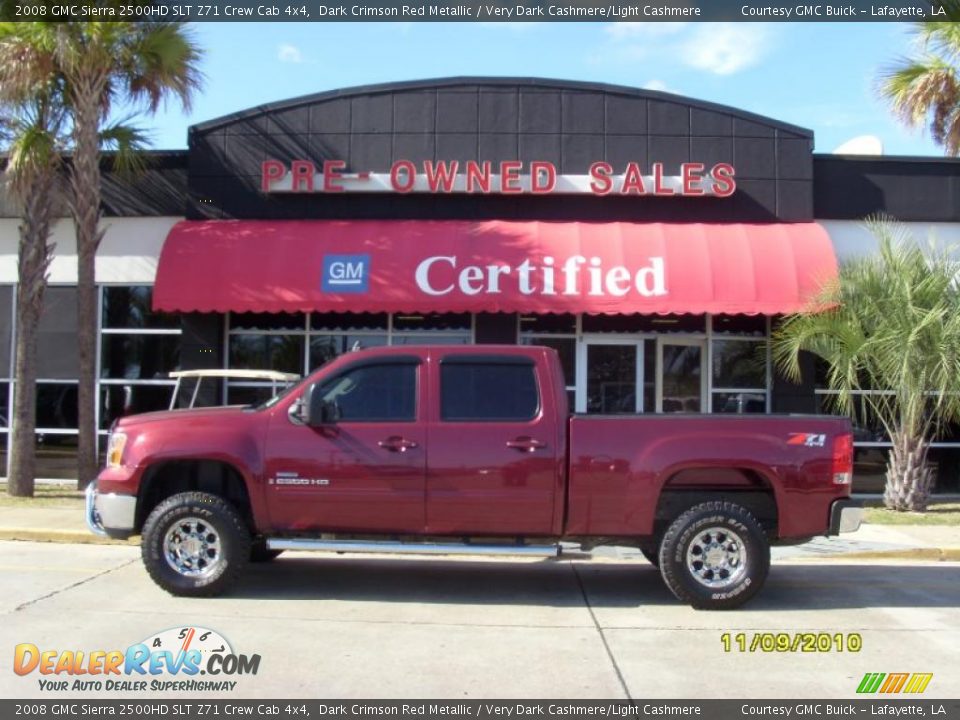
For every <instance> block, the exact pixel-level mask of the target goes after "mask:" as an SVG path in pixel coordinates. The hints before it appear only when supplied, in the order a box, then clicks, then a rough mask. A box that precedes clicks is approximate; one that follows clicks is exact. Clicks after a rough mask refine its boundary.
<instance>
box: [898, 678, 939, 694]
mask: <svg viewBox="0 0 960 720" xmlns="http://www.w3.org/2000/svg"><path fill="white" fill-rule="evenodd" d="M932 679H933V673H914V674H913V677H911V678H910V682H909V683H907V687H906V688H905V689H904V692H906V693H922V692H923V691H924V690H926V689H927V685H929V684H930V681H931V680H932Z"/></svg>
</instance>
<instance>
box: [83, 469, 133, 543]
mask: <svg viewBox="0 0 960 720" xmlns="http://www.w3.org/2000/svg"><path fill="white" fill-rule="evenodd" d="M136 512H137V498H136V497H135V496H133V495H117V494H116V493H109V494H106V495H104V494H101V493H99V492H97V481H96V480H94V481H93V482H92V483H90V484H89V485H87V498H86V519H87V527H88V528H89V529H90V532H92V533H93V534H95V535H100V536H101V537H113V538H128V537H130V536H131V535H133V528H134V522H135V518H136Z"/></svg>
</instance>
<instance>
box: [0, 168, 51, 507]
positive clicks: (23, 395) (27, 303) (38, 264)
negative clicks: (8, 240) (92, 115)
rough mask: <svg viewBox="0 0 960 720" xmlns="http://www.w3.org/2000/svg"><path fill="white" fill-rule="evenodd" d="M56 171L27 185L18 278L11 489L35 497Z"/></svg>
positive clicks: (19, 493)
mask: <svg viewBox="0 0 960 720" xmlns="http://www.w3.org/2000/svg"><path fill="white" fill-rule="evenodd" d="M53 180H54V178H53V174H52V172H51V174H50V176H48V177H42V178H38V180H37V181H36V182H35V183H31V185H30V187H28V188H27V192H25V193H24V196H25V207H24V219H23V223H22V224H21V225H20V249H19V274H18V282H17V319H16V326H17V329H16V346H15V359H14V377H15V378H16V382H15V383H14V391H13V427H12V438H11V452H10V476H9V478H8V479H7V492H8V493H9V494H10V495H15V496H18V497H33V491H34V485H35V479H36V425H37V326H38V325H39V323H40V314H41V313H42V312H43V293H44V290H45V289H46V286H47V268H48V267H49V265H50V259H51V255H52V251H53V247H52V246H51V245H49V244H47V240H48V239H49V238H50V212H51V207H52V205H51V199H52V197H53Z"/></svg>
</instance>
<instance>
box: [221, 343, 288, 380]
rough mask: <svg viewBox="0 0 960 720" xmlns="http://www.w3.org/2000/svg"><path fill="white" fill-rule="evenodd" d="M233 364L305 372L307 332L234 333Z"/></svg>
mask: <svg viewBox="0 0 960 720" xmlns="http://www.w3.org/2000/svg"><path fill="white" fill-rule="evenodd" d="M229 355H230V367H231V368H240V369H245V370H265V369H269V370H279V371H281V372H289V373H297V374H301V373H303V357H304V336H303V335H231V336H230V351H229Z"/></svg>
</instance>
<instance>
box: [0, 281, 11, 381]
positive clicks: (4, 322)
mask: <svg viewBox="0 0 960 720" xmlns="http://www.w3.org/2000/svg"><path fill="white" fill-rule="evenodd" d="M12 342H13V288H12V287H11V286H9V285H0V377H10V376H11V375H13V368H12V367H10V350H11V343H12Z"/></svg>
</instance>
